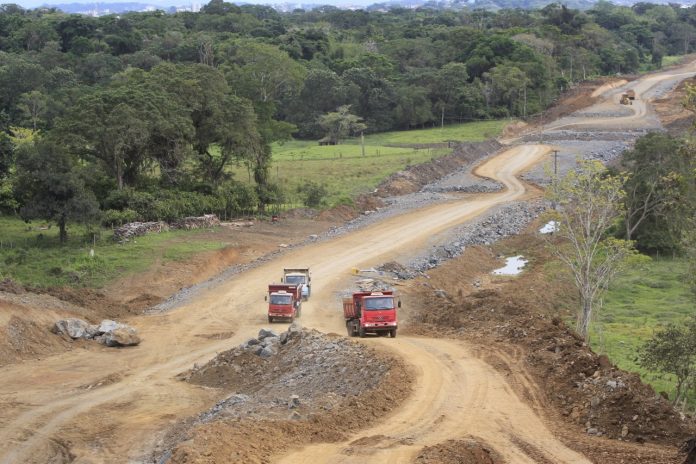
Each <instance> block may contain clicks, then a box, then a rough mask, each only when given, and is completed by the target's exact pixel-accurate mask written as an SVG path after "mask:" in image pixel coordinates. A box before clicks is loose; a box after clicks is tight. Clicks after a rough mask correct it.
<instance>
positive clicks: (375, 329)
mask: <svg viewBox="0 0 696 464" xmlns="http://www.w3.org/2000/svg"><path fill="white" fill-rule="evenodd" d="M397 307H399V308H400V307H401V302H400V301H395V297H394V292H392V291H385V292H356V293H353V295H352V297H351V298H344V299H343V315H344V317H345V320H346V330H347V331H348V336H349V337H354V336H356V335H357V336H359V337H364V336H365V335H366V334H368V333H374V334H377V335H390V336H391V337H392V338H394V337H396V329H397V328H398V322H397V318H396V308H397Z"/></svg>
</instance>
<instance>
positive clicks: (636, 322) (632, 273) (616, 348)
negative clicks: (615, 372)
mask: <svg viewBox="0 0 696 464" xmlns="http://www.w3.org/2000/svg"><path fill="white" fill-rule="evenodd" d="M687 270H688V262H687V260H686V259H684V258H672V257H654V258H652V259H650V260H645V261H643V262H642V263H641V264H640V265H638V266H635V267H631V268H629V269H627V270H626V271H625V272H624V273H623V274H622V275H620V276H619V277H617V279H616V280H615V281H614V283H613V284H612V285H611V286H610V288H609V290H608V291H607V293H606V296H605V298H604V308H603V311H602V314H601V315H600V316H599V317H598V319H597V323H596V325H595V328H594V330H593V333H592V334H591V337H590V340H591V342H592V347H593V349H595V351H597V352H599V353H604V354H606V355H607V356H609V358H610V359H611V360H612V361H613V362H614V363H616V365H617V366H619V367H620V368H622V369H625V370H628V371H632V372H638V373H639V374H640V375H641V378H642V379H643V380H644V381H645V382H647V383H649V384H651V385H652V386H653V387H654V388H655V390H656V391H658V392H661V391H664V392H667V393H668V394H670V395H671V398H672V399H674V397H675V396H674V387H675V378H674V376H673V375H660V374H659V373H658V372H656V371H654V370H649V369H646V368H644V367H643V366H642V365H641V362H640V352H641V350H642V349H643V346H644V345H645V343H646V342H647V341H648V340H650V339H651V338H652V337H653V336H654V334H655V333H656V332H657V331H659V330H660V329H661V328H664V327H666V326H668V325H669V324H677V325H683V324H684V323H685V321H686V320H687V318H688V317H690V316H692V315H693V314H694V313H696V306H695V305H694V300H693V298H692V295H691V293H690V291H689V287H688V285H687V283H686V278H687V276H688V274H687ZM691 401H692V402H696V395H693V394H692V395H691Z"/></svg>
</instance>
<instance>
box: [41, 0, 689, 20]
mask: <svg viewBox="0 0 696 464" xmlns="http://www.w3.org/2000/svg"><path fill="white" fill-rule="evenodd" d="M165 1H166V0H159V1H155V2H153V3H138V2H125V3H119V2H109V3H102V2H97V3H61V4H55V5H47V4H46V5H44V6H45V7H52V8H57V9H59V10H61V11H64V12H65V13H77V14H84V15H90V16H104V15H108V14H121V13H126V12H131V11H135V12H144V11H155V10H162V11H165V12H167V13H175V12H177V11H199V10H200V9H201V6H202V5H204V4H205V3H207V2H206V1H205V0H203V2H202V3H201V2H200V1H199V2H192V3H189V4H182V5H172V4H165V3H164V2H165ZM183 1H185V0H183ZM367 1H369V0H367ZM695 1H696V0H689V1H683V2H678V3H680V4H682V5H686V6H690V5H693V4H694V2H695ZM636 2H637V1H633V0H613V1H612V3H614V4H617V5H632V4H634V3H636ZM232 3H236V4H238V5H243V4H250V3H252V4H253V3H259V4H261V3H264V4H269V5H270V6H272V7H273V8H275V9H277V10H279V11H292V10H294V9H296V8H302V9H304V10H312V9H314V8H318V7H320V6H324V5H326V4H327V3H328V2H327V3H324V4H321V3H310V4H303V3H300V2H297V3H295V2H286V3H271V2H264V1H263V0H261V1H258V2H248V1H238V2H232ZM333 3H335V5H334V6H336V7H338V8H345V9H358V8H364V9H366V10H369V11H380V10H388V9H391V8H409V9H412V8H419V7H427V8H433V9H457V10H458V9H483V10H490V11H498V10H502V9H517V8H521V9H525V10H533V9H539V8H543V7H545V6H546V5H548V4H550V3H558V0H391V1H387V2H380V3H373V4H369V6H367V5H368V3H367V2H366V0H334V2H333ZM562 3H563V4H564V5H566V6H567V7H569V8H574V9H579V10H586V9H589V8H592V6H593V5H594V4H595V3H596V1H595V0H563V1H562ZM650 3H655V4H665V5H666V4H668V3H675V2H670V1H669V0H651V1H650Z"/></svg>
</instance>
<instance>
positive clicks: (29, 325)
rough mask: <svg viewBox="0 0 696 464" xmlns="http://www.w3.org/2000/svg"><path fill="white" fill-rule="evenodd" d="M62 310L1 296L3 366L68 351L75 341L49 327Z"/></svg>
mask: <svg viewBox="0 0 696 464" xmlns="http://www.w3.org/2000/svg"><path fill="white" fill-rule="evenodd" d="M58 317H59V316H58V313H56V312H54V311H51V310H40V311H37V310H35V309H32V308H30V307H27V306H23V305H19V304H14V303H9V302H7V301H3V300H1V299H0V366H4V365H7V364H11V363H15V362H18V361H21V360H23V359H32V358H37V357H40V356H46V355H49V354H53V353H57V352H60V351H64V350H66V349H68V348H69V347H70V346H71V342H70V341H69V340H67V339H63V338H61V337H56V336H55V335H53V334H52V333H51V332H50V331H49V328H50V326H51V325H52V323H53V322H54V320H55V319H58Z"/></svg>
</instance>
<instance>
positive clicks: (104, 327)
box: [98, 319, 127, 334]
mask: <svg viewBox="0 0 696 464" xmlns="http://www.w3.org/2000/svg"><path fill="white" fill-rule="evenodd" d="M123 327H127V326H126V325H125V324H121V323H119V322H116V321H112V320H111V319H104V320H103V321H101V324H99V329H98V330H99V333H100V334H104V333H111V332H113V331H114V330H116V329H120V328H123Z"/></svg>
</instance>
